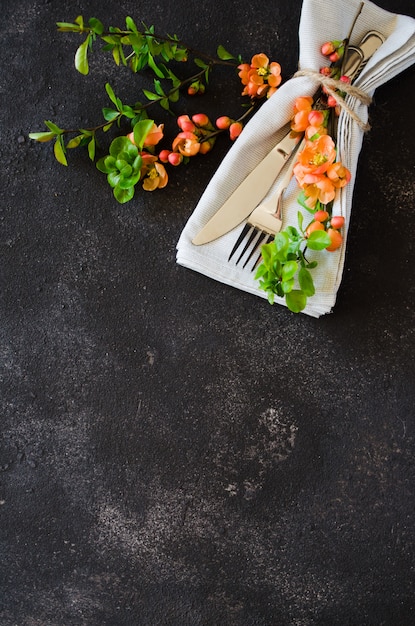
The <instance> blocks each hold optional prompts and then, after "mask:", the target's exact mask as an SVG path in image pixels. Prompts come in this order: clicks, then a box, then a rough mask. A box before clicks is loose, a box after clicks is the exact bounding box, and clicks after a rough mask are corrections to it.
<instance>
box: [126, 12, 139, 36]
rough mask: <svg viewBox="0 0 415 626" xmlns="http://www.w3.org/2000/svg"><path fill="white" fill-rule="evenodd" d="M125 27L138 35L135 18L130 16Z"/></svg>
mask: <svg viewBox="0 0 415 626" xmlns="http://www.w3.org/2000/svg"><path fill="white" fill-rule="evenodd" d="M125 25H126V27H127V29H128V30H132V31H133V33H134V34H135V35H138V29H137V26H136V25H135V22H134V20H133V18H132V17H130V16H129V15H128V16H127V17H126V18H125Z"/></svg>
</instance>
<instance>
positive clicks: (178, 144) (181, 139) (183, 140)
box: [172, 131, 200, 157]
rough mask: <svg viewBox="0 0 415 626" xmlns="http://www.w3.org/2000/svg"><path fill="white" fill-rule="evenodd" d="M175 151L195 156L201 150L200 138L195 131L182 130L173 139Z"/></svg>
mask: <svg viewBox="0 0 415 626" xmlns="http://www.w3.org/2000/svg"><path fill="white" fill-rule="evenodd" d="M172 147H173V152H180V154H182V155H183V156H187V157H191V156H195V154H197V153H198V152H199V150H200V143H199V139H198V138H197V136H196V135H195V134H194V133H191V132H185V131H184V132H182V133H179V134H178V135H177V137H176V138H175V139H174V140H173V144H172Z"/></svg>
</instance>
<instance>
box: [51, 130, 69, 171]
mask: <svg viewBox="0 0 415 626" xmlns="http://www.w3.org/2000/svg"><path fill="white" fill-rule="evenodd" d="M53 152H54V154H55V158H56V160H57V161H59V163H61V164H62V165H68V161H67V160H66V156H65V151H64V147H63V140H62V136H61V135H59V137H56V141H55V144H54V146H53Z"/></svg>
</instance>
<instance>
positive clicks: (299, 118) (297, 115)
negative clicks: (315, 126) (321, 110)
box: [291, 96, 313, 133]
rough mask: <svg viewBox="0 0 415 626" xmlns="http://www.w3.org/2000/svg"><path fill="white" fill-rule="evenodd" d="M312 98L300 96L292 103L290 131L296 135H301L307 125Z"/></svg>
mask: <svg viewBox="0 0 415 626" xmlns="http://www.w3.org/2000/svg"><path fill="white" fill-rule="evenodd" d="M312 104H313V98H312V97H311V96H302V97H301V98H297V99H296V101H295V103H294V117H293V119H292V122H291V129H292V130H293V131H295V132H296V133H302V132H304V131H305V129H306V128H307V126H308V125H309V121H308V116H309V113H310V112H311V107H312Z"/></svg>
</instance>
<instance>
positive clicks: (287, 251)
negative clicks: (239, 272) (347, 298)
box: [255, 211, 331, 313]
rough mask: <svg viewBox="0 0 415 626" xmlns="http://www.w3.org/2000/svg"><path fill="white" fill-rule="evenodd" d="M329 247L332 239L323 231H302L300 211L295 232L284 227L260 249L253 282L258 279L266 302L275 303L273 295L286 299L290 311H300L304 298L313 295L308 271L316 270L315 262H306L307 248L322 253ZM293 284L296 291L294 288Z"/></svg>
mask: <svg viewBox="0 0 415 626" xmlns="http://www.w3.org/2000/svg"><path fill="white" fill-rule="evenodd" d="M330 244H331V238H330V236H329V234H328V233H327V232H326V231H325V230H315V231H313V232H311V233H310V234H307V232H306V230H304V229H303V214H302V213H301V212H300V211H299V212H298V229H297V228H295V227H294V226H287V227H286V228H285V229H284V230H283V231H281V232H279V233H277V234H276V236H275V239H274V240H273V241H272V242H271V243H268V244H265V245H264V246H262V248H261V254H262V259H261V264H260V265H259V267H258V269H257V272H256V275H255V279H256V280H259V288H260V289H261V290H262V291H265V292H266V293H267V297H268V302H269V303H270V304H274V301H275V296H279V297H281V298H285V302H286V304H287V307H288V308H289V309H290V311H293V312H294V313H299V312H300V311H302V310H303V309H304V308H305V306H306V304H307V299H308V298H309V297H311V296H313V295H314V293H315V287H314V281H313V277H312V274H311V272H310V270H312V269H314V268H315V267H317V261H311V262H309V261H308V260H307V258H306V251H307V248H309V249H310V250H325V249H326V248H327V247H328V246H330ZM296 281H297V283H298V286H299V288H295V286H296Z"/></svg>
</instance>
